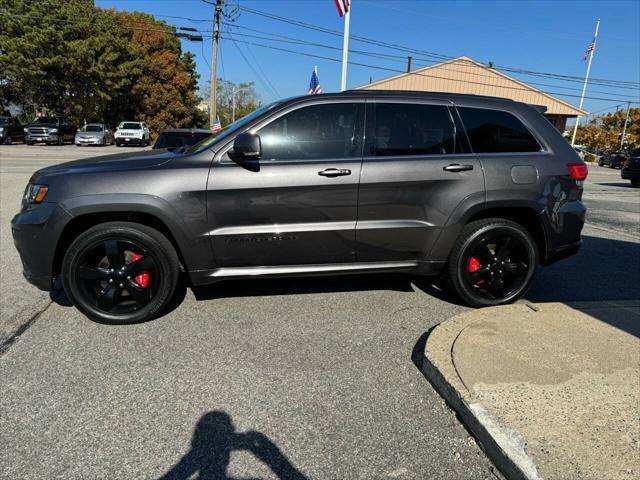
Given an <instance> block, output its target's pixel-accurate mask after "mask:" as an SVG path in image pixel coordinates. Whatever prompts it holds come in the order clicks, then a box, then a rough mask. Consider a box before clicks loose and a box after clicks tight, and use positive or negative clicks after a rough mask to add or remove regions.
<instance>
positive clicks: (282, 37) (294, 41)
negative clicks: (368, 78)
mask: <svg viewBox="0 0 640 480" xmlns="http://www.w3.org/2000/svg"><path fill="white" fill-rule="evenodd" d="M233 26H235V27H238V28H246V29H247V30H251V31H258V30H256V29H249V28H248V27H242V26H240V25H233ZM228 33H229V34H232V33H231V32H230V31H228ZM265 33H266V34H267V35H274V36H277V37H278V38H270V37H265V36H260V35H252V34H247V33H240V32H233V35H236V36H241V37H248V38H255V39H258V40H267V41H273V42H282V43H288V44H294V45H308V46H314V47H319V48H325V49H329V50H334V51H341V50H342V49H341V48H339V47H333V46H330V45H326V44H321V43H316V42H309V41H305V40H298V39H295V38H292V37H287V36H285V35H279V34H269V33H267V32H265ZM349 52H350V53H355V54H358V55H364V56H370V57H375V58H381V59H385V60H390V61H395V62H401V63H403V64H404V63H405V62H406V61H407V60H406V58H407V57H405V56H401V55H388V54H378V53H375V52H368V51H362V50H355V49H350V50H349ZM458 65H459V66H461V67H465V66H470V67H474V68H475V67H476V65H475V64H472V63H471V62H469V65H465V64H458ZM438 70H444V71H447V72H458V73H464V74H466V75H473V76H475V77H484V78H490V79H493V80H495V79H496V77H495V75H484V74H482V73H478V72H472V71H463V70H458V69H455V68H450V67H449V66H447V65H442V66H440V67H438ZM527 83H528V84H530V85H536V86H542V87H552V88H560V89H563V90H571V91H578V92H580V91H582V89H581V88H576V87H565V86H562V85H554V84H549V83H540V82H527ZM493 86H498V85H493ZM592 93H601V94H604V95H616V93H614V92H605V91H601V90H592Z"/></svg>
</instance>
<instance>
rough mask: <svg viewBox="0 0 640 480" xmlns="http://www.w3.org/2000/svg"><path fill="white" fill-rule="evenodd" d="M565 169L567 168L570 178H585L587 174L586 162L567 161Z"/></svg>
mask: <svg viewBox="0 0 640 480" xmlns="http://www.w3.org/2000/svg"><path fill="white" fill-rule="evenodd" d="M567 170H569V175H571V180H577V181H580V180H585V179H586V178H587V175H588V174H589V170H587V164H586V163H567Z"/></svg>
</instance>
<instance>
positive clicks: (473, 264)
mask: <svg viewBox="0 0 640 480" xmlns="http://www.w3.org/2000/svg"><path fill="white" fill-rule="evenodd" d="M479 269H480V262H479V261H478V259H477V258H476V257H471V258H469V264H468V265H467V272H469V273H473V272H475V271H476V270H479Z"/></svg>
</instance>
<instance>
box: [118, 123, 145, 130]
mask: <svg viewBox="0 0 640 480" xmlns="http://www.w3.org/2000/svg"><path fill="white" fill-rule="evenodd" d="M120 128H121V129H122V130H140V129H142V126H141V125H140V124H139V123H121V124H120Z"/></svg>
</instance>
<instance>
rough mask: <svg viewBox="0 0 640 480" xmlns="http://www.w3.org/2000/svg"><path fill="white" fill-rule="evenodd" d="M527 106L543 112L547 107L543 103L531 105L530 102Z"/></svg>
mask: <svg viewBox="0 0 640 480" xmlns="http://www.w3.org/2000/svg"><path fill="white" fill-rule="evenodd" d="M529 106H530V107H531V108H535V109H536V111H537V112H538V113H544V112H546V111H547V107H545V106H544V105H531V104H529Z"/></svg>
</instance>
